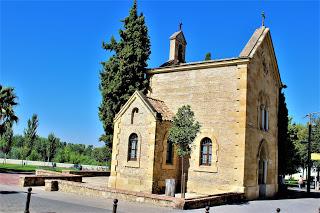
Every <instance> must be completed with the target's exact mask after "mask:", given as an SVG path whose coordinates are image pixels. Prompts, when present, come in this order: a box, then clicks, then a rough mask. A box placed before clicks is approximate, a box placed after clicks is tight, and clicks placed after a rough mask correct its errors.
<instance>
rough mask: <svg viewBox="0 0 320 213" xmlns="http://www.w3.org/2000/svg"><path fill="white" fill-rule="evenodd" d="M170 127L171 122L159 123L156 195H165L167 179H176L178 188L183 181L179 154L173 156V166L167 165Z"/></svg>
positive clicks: (154, 190) (156, 151)
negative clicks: (181, 180)
mask: <svg viewBox="0 0 320 213" xmlns="http://www.w3.org/2000/svg"><path fill="white" fill-rule="evenodd" d="M170 127H171V122H169V121H158V122H157V131H156V132H157V133H156V142H155V144H156V147H155V164H154V173H153V184H154V185H153V192H154V193H164V190H165V180H166V179H175V180H176V187H177V186H178V183H179V181H180V179H181V173H180V170H181V167H180V160H179V157H178V155H177V153H174V154H173V164H167V163H166V157H167V156H166V153H167V140H168V136H169V128H170Z"/></svg>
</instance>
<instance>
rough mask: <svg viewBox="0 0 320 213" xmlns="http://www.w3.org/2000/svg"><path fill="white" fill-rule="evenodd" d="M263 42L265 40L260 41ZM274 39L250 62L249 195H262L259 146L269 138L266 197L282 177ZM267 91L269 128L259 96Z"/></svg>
mask: <svg viewBox="0 0 320 213" xmlns="http://www.w3.org/2000/svg"><path fill="white" fill-rule="evenodd" d="M260 42H261V41H260ZM270 42H271V41H270V40H269V39H268V38H267V39H264V40H263V43H262V44H261V45H260V46H259V49H257V51H256V53H255V55H254V56H253V59H252V60H251V61H250V64H249V65H248V82H247V87H248V95H247V118H246V119H247V126H246V127H247V128H246V145H245V147H246V149H245V150H246V157H245V182H244V185H245V187H246V194H247V197H248V198H250V199H253V198H257V197H259V185H258V162H259V153H258V152H259V147H260V146H261V145H262V144H261V143H262V142H263V141H265V143H266V144H265V146H266V149H267V155H268V160H267V168H268V169H267V181H266V196H267V197H270V196H273V195H274V194H275V193H276V192H277V189H278V187H277V185H278V183H277V180H278V176H277V175H278V139H277V137H278V124H277V122H278V120H277V119H278V97H279V86H280V85H279V83H278V79H277V76H276V73H275V72H276V70H275V64H274V61H273V60H274V58H273V56H272V52H270V51H271V49H270V46H268V45H270V44H271V43H270ZM261 94H263V95H264V96H266V98H267V99H268V102H269V104H268V111H269V130H268V131H263V130H261V129H260V123H261V120H260V117H261V116H260V103H259V96H261Z"/></svg>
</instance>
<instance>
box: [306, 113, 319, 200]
mask: <svg viewBox="0 0 320 213" xmlns="http://www.w3.org/2000/svg"><path fill="white" fill-rule="evenodd" d="M316 114H320V113H319V112H311V113H309V114H307V115H306V117H308V118H309V122H308V132H309V134H308V159H307V166H308V175H307V193H308V194H309V193H310V181H311V178H310V177H311V127H312V120H313V118H314V115H316Z"/></svg>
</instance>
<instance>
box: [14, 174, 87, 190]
mask: <svg viewBox="0 0 320 213" xmlns="http://www.w3.org/2000/svg"><path fill="white" fill-rule="evenodd" d="M49 179H58V180H67V181H74V182H82V177H81V176H76V175H73V176H61V175H60V176H57V175H52V176H46V175H30V176H20V177H19V185H20V186H22V187H26V186H44V185H45V180H49Z"/></svg>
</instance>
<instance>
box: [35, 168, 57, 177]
mask: <svg viewBox="0 0 320 213" xmlns="http://www.w3.org/2000/svg"><path fill="white" fill-rule="evenodd" d="M36 175H45V176H52V175H56V176H57V175H62V173H61V172H55V171H48V170H44V169H37V170H36Z"/></svg>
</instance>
